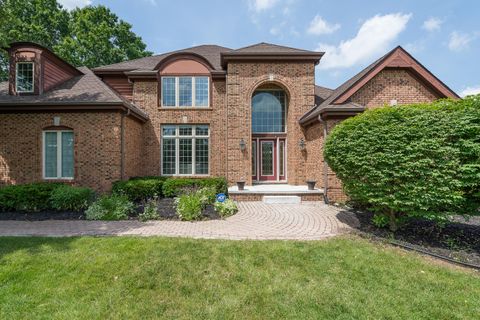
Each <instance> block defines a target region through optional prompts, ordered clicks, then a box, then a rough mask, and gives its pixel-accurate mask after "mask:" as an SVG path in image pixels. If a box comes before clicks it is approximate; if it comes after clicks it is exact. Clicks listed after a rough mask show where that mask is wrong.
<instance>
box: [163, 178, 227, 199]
mask: <svg viewBox="0 0 480 320" xmlns="http://www.w3.org/2000/svg"><path fill="white" fill-rule="evenodd" d="M202 187H213V188H214V189H215V192H216V193H227V189H228V185H227V181H226V180H225V178H220V177H218V178H217V177H215V178H203V179H198V178H192V179H188V178H170V179H167V180H166V181H165V182H164V184H163V195H164V196H165V197H167V198H171V197H175V196H177V195H180V194H181V193H182V191H184V190H188V191H191V189H199V188H202Z"/></svg>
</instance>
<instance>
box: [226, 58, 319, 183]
mask: <svg viewBox="0 0 480 320" xmlns="http://www.w3.org/2000/svg"><path fill="white" fill-rule="evenodd" d="M314 67H315V66H314V64H313V63H303V62H296V63H289V62H283V63H230V64H229V66H228V74H227V109H226V112H227V114H228V119H227V126H228V129H227V131H228V138H227V142H226V145H227V148H226V151H227V161H228V168H227V173H228V175H227V178H228V181H229V183H231V184H233V183H234V182H235V181H237V180H239V179H241V178H244V179H246V180H247V184H250V183H251V182H252V178H251V174H252V172H251V170H252V166H251V98H252V94H253V92H254V90H255V89H256V88H258V87H259V86H261V85H264V84H268V83H272V84H276V85H278V86H280V87H282V88H284V89H285V91H286V92H287V94H288V96H289V99H288V100H289V101H288V110H287V113H288V114H287V182H288V183H290V184H304V183H305V180H306V178H307V172H306V165H305V164H306V162H307V155H306V154H305V153H304V152H302V151H301V150H300V148H299V146H298V143H299V140H300V139H301V138H304V139H305V135H304V132H303V129H302V128H301V126H300V125H299V124H298V119H299V118H300V117H301V116H302V115H303V114H304V113H305V112H307V111H308V110H310V109H311V108H312V106H313V105H314V101H315V98H314V90H315V86H314V84H315V78H314V77H315V72H314V70H315V68H314ZM271 77H273V79H271ZM242 138H243V139H244V140H245V142H246V144H247V148H246V150H245V152H241V151H240V148H239V142H240V139H242ZM312 144H315V142H312Z"/></svg>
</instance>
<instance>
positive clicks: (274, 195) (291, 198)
mask: <svg viewBox="0 0 480 320" xmlns="http://www.w3.org/2000/svg"><path fill="white" fill-rule="evenodd" d="M228 194H229V196H230V198H231V199H233V200H235V201H263V202H264V203H300V202H302V201H323V190H322V189H315V190H308V189H307V186H290V185H285V184H282V185H279V184H268V185H267V184H265V185H254V186H246V187H245V190H242V191H239V190H238V189H237V187H236V186H234V187H230V188H229V189H228ZM276 201H277V202H276Z"/></svg>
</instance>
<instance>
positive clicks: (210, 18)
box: [59, 0, 480, 94]
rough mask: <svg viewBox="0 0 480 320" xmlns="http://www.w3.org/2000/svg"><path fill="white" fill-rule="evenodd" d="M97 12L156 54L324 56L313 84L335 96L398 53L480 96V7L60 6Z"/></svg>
mask: <svg viewBox="0 0 480 320" xmlns="http://www.w3.org/2000/svg"><path fill="white" fill-rule="evenodd" d="M59 2H60V3H62V4H63V5H64V6H65V7H66V8H68V9H71V8H74V7H76V6H80V7H82V6H85V5H88V4H93V5H96V4H103V5H106V6H107V7H109V8H111V10H112V11H113V12H115V13H116V14H117V15H118V16H119V17H120V18H121V19H123V20H125V21H127V22H129V23H131V24H132V25H133V30H134V31H135V32H136V33H137V34H138V35H140V36H141V37H142V38H143V40H144V42H145V43H146V44H147V47H148V50H150V51H153V52H155V53H162V52H167V51H171V50H177V49H181V48H186V47H191V46H195V45H200V44H218V45H222V46H226V47H230V48H239V47H243V46H247V45H250V44H254V43H257V42H262V41H264V42H270V43H276V44H281V45H287V46H292V47H297V48H302V49H308V50H321V51H326V54H325V56H324V58H323V59H322V61H321V62H320V65H319V66H318V67H317V70H316V82H317V84H319V85H323V86H326V87H330V88H336V87H337V86H338V85H340V84H341V83H343V82H344V81H345V80H347V79H348V78H350V77H352V76H353V75H354V74H355V73H357V72H358V71H360V70H361V69H363V68H364V67H365V66H367V65H368V64H370V63H371V62H373V61H374V60H375V59H377V58H378V57H380V56H382V55H383V54H385V53H386V52H388V51H389V50H391V49H392V48H394V47H395V46H397V45H401V46H403V47H404V48H405V49H407V50H408V51H409V52H410V53H411V54H412V55H413V56H414V57H416V58H417V59H418V60H419V61H420V62H421V63H422V64H423V65H425V66H426V67H427V68H428V69H429V70H430V71H432V72H433V73H434V74H435V75H436V76H437V77H439V78H440V79H441V80H442V81H444V82H445V83H446V84H447V85H448V86H450V87H451V88H452V89H454V90H455V91H456V92H458V93H459V94H466V93H470V94H471V93H476V92H478V93H480V62H479V57H480V20H479V19H478V13H479V12H480V1H475V0H463V1H460V0H446V1H440V0H438V1H434V0H416V1H414V0H402V1H387V0H383V1H376V0H375V1H368V2H367V1H342V0H336V1H326V0H323V1H322V0H310V1H307V0H238V1H228V0H224V1H220V0H201V1H200V0H197V1H194V0H191V1H186V0H175V1H166V0H134V1H120V0H116V1H115V0H60V1H59Z"/></svg>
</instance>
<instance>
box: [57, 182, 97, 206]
mask: <svg viewBox="0 0 480 320" xmlns="http://www.w3.org/2000/svg"><path fill="white" fill-rule="evenodd" d="M94 196H95V193H94V192H93V190H92V189H89V188H84V187H72V186H68V185H63V186H60V187H58V188H55V189H54V190H53V191H52V193H51V196H50V203H51V206H52V208H53V209H55V210H64V211H82V210H84V209H87V208H88V206H89V205H90V204H91V203H92V201H93V199H94Z"/></svg>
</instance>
